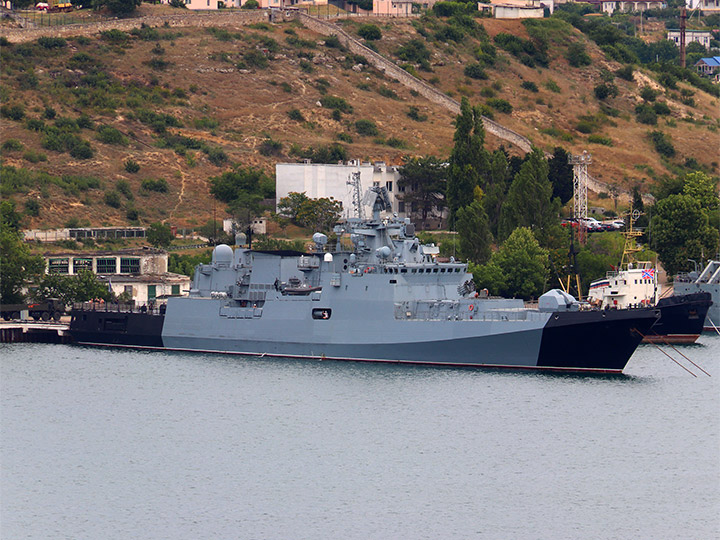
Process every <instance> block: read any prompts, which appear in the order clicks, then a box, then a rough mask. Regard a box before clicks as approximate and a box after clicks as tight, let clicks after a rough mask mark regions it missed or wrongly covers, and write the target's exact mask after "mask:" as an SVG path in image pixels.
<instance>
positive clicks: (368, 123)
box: [355, 120, 380, 136]
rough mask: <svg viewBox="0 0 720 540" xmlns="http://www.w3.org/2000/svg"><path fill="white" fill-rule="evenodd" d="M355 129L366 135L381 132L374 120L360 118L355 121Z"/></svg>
mask: <svg viewBox="0 0 720 540" xmlns="http://www.w3.org/2000/svg"><path fill="white" fill-rule="evenodd" d="M355 131H357V132H358V133H359V134H360V135H366V136H374V135H377V134H379V133H380V132H379V131H378V128H377V126H376V125H375V122H373V121H372V120H358V121H357V122H355Z"/></svg>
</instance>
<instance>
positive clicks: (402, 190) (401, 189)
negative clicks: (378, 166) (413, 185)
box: [398, 184, 405, 193]
mask: <svg viewBox="0 0 720 540" xmlns="http://www.w3.org/2000/svg"><path fill="white" fill-rule="evenodd" d="M398 191H399V192H400V193H405V186H401V185H400V184H398Z"/></svg>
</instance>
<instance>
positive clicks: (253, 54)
mask: <svg viewBox="0 0 720 540" xmlns="http://www.w3.org/2000/svg"><path fill="white" fill-rule="evenodd" d="M243 61H244V62H245V65H247V66H250V67H254V68H257V69H265V68H266V67H268V65H269V62H268V59H267V57H266V56H265V55H264V54H263V53H262V52H260V51H258V50H257V49H251V50H249V51H247V52H246V53H245V54H243Z"/></svg>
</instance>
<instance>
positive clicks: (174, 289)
mask: <svg viewBox="0 0 720 540" xmlns="http://www.w3.org/2000/svg"><path fill="white" fill-rule="evenodd" d="M171 289H172V290H171V291H170V294H172V295H173V296H178V295H179V294H180V285H173V286H172V287H171Z"/></svg>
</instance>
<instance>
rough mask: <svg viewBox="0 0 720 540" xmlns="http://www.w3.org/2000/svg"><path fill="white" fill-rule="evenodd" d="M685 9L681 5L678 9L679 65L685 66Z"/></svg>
mask: <svg viewBox="0 0 720 540" xmlns="http://www.w3.org/2000/svg"><path fill="white" fill-rule="evenodd" d="M686 19H687V10H686V9H685V8H684V7H683V8H682V11H680V66H681V67H685V20H686Z"/></svg>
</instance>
